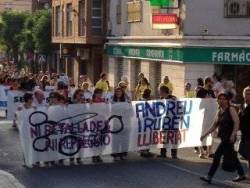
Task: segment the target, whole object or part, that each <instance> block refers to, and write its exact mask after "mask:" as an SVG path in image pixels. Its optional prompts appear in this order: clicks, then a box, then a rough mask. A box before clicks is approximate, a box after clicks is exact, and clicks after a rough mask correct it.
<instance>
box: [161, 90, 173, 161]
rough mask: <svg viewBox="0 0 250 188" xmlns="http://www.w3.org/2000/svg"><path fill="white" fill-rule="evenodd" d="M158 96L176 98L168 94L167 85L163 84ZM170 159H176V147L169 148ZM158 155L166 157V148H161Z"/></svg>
mask: <svg viewBox="0 0 250 188" xmlns="http://www.w3.org/2000/svg"><path fill="white" fill-rule="evenodd" d="M160 97H161V99H170V100H177V98H176V97H175V96H173V95H171V94H170V90H169V88H168V87H167V86H165V85H163V86H161V87H160ZM171 156H172V159H177V149H171ZM158 157H161V158H166V157H167V149H166V148H161V154H160V155H158Z"/></svg>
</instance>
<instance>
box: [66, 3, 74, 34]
mask: <svg viewBox="0 0 250 188" xmlns="http://www.w3.org/2000/svg"><path fill="white" fill-rule="evenodd" d="M66 11H67V15H66V19H67V23H66V24H67V25H66V34H67V36H72V34H73V8H72V4H71V3H70V4H67V9H66Z"/></svg>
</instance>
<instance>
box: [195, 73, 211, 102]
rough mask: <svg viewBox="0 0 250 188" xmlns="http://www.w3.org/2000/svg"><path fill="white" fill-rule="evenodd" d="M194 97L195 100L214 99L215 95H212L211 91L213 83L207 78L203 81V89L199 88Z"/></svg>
mask: <svg viewBox="0 0 250 188" xmlns="http://www.w3.org/2000/svg"><path fill="white" fill-rule="evenodd" d="M196 97H197V98H202V99H204V98H215V94H214V91H213V81H212V79H211V78H210V77H207V78H206V79H205V87H203V88H200V89H199V90H198V91H197V94H196Z"/></svg>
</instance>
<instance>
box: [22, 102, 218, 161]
mask: <svg viewBox="0 0 250 188" xmlns="http://www.w3.org/2000/svg"><path fill="white" fill-rule="evenodd" d="M216 111H217V104H216V101H215V100H214V99H203V100H201V99H181V100H178V101H171V100H159V101H148V102H139V101H137V102H132V103H115V104H85V105H69V106H67V107H66V106H59V105H58V106H51V107H49V108H48V109H47V108H38V109H36V110H34V109H30V110H24V111H21V112H19V115H18V120H19V121H18V123H19V130H20V139H21V144H22V148H23V151H24V156H25V161H26V163H27V164H28V165H31V164H34V163H35V162H38V161H56V160H59V159H67V158H70V157H80V158H85V157H91V156H96V155H109V154H112V153H120V152H127V151H138V150H142V149H147V148H162V147H167V148H183V147H194V146H200V145H201V144H202V143H201V142H200V136H201V133H202V131H204V130H207V129H208V127H209V126H210V125H211V124H212V121H213V119H214V116H215V113H216Z"/></svg>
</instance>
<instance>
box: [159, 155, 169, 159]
mask: <svg viewBox="0 0 250 188" xmlns="http://www.w3.org/2000/svg"><path fill="white" fill-rule="evenodd" d="M157 157H158V158H167V156H166V155H157Z"/></svg>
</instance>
